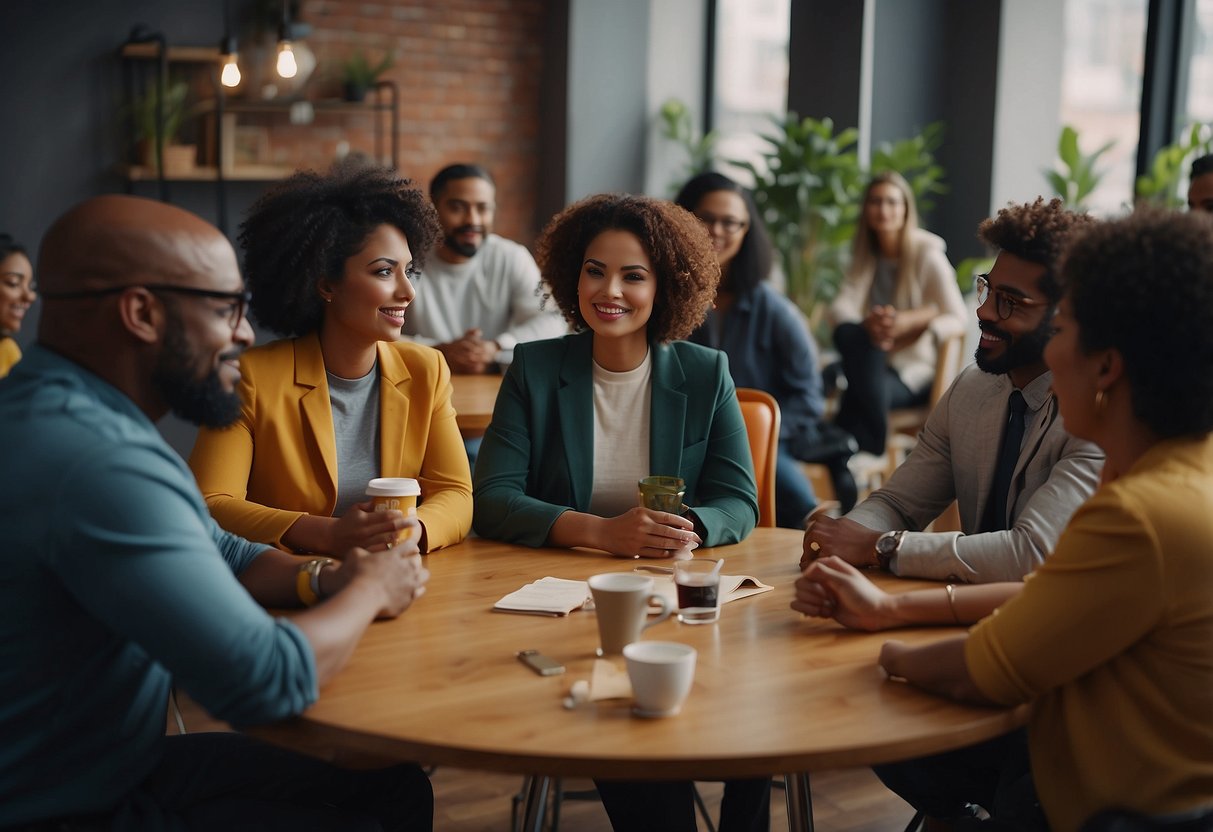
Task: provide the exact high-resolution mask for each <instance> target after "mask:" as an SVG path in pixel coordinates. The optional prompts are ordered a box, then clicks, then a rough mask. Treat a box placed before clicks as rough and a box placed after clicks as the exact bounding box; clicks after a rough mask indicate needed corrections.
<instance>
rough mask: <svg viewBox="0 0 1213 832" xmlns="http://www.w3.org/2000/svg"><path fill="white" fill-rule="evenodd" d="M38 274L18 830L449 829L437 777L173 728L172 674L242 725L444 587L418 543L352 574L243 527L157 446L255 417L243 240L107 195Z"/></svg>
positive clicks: (5, 782) (17, 468)
mask: <svg viewBox="0 0 1213 832" xmlns="http://www.w3.org/2000/svg"><path fill="white" fill-rule="evenodd" d="M38 266H39V274H38V276H39V279H40V281H41V284H42V287H43V288H44V289H45V294H44V295H43V303H42V312H41V319H40V320H39V321H38V342H37V343H36V344H35V345H34V346H32V347H31V348H30V349H29V350H28V351H27V352H26V355H25V357H24V358H23V359H22V360H21V361H20V362H19V363H18V364H17V365H16V366H15V367H14V368H13V371H12V372H11V373H10V374H9V375H8V376H7V377H6V378H4V379H0V437H3V440H2V442H3V448H4V450H3V451H2V452H0V460H3V468H4V476H0V529H3V530H4V546H3V547H0V573H2V574H3V575H4V578H3V580H0V609H3V610H4V615H3V616H0V737H3V741H0V828H3V829H5V830H8V832H50V830H54V831H55V832H60V830H68V829H70V830H86V829H87V830H90V832H101V830H106V831H107V832H129V831H130V830H136V829H137V830H170V829H171V830H186V829H190V830H210V829H256V830H283V831H287V830H289V832H301V830H305V829H306V830H312V832H319V831H320V830H331V831H332V832H346V831H347V830H362V832H371V831H372V830H383V831H384V832H387V830H393V832H404V830H428V829H430V828H431V826H432V813H433V795H432V791H431V788H430V784H429V782H428V781H427V779H426V777H425V774H424V773H423V772H422V771H421V769H420V768H419V767H418V766H416V765H398V766H393V767H391V768H388V769H382V770H380V771H349V770H344V769H341V768H338V767H336V766H333V765H331V764H329V763H326V762H323V761H321V760H316V759H312V758H310V757H304V756H302V755H299V754H295V753H293V752H289V751H286V750H284V749H280V748H275V747H272V746H268V745H265V744H264V743H261V742H258V741H256V740H254V739H252V738H251V737H248V736H246V735H243V734H239V733H233V732H230V731H223V732H210V733H207V732H198V733H189V734H181V735H176V736H166V735H165V731H164V723H165V716H166V714H165V710H166V705H167V702H168V694H169V686H170V684H171V683H173V682H175V683H176V684H177V685H178V686H179V687H180V688H181V689H183V690H185V691H186V692H188V693H189V694H190V696H191V697H193V698H194V700H195V701H197V702H199V703H200V704H201V705H202V706H203V707H205V708H206V709H207V710H208V711H209V712H210V713H212V714H213V715H214V716H216V717H218V718H220V719H224V720H227V721H228V722H231V723H232V724H235V725H254V724H258V723H266V722H273V721H276V720H280V719H284V718H286V717H289V716H291V715H294V714H297V713H300V712H301V711H303V710H304V709H305V708H307V707H308V706H310V705H311V704H312V703H313V702H315V701H316V698H317V696H318V693H319V690H320V689H321V688H322V687H323V685H324V684H325V683H326V682H327V681H328V680H330V679H332V678H333V677H334V675H336V674H337V673H338V672H339V671H340V669H341V667H342V666H343V665H344V664H345V662H346V660H347V659H348V658H349V656H350V654H351V653H352V652H353V650H354V647H355V646H356V645H357V643H358V640H359V638H360V637H361V635H362V633H363V632H364V631H365V630H366V628H367V627H368V626H369V625H370V623H371V621H372V619H374V618H376V617H391V616H395V615H398V614H400V613H402V612H404V611H405V610H406V609H407V608H408V607H409V606H410V605H411V604H412V603H413V602H414V601H415V600H416V599H417V598H418V597H420V596H421V595H422V593H423V592H424V591H425V582H426V579H427V577H428V572H427V571H426V570H425V568H424V567H423V566H422V565H421V558H420V557H418V556H417V548H416V543H415V541H413V540H411V539H410V540H408V541H406V542H404V543H401V544H400V545H399V546H397V547H394V548H392V549H390V550H385V551H380V552H367V551H365V550H352V551H350V552H348V553H347V554H346V557H345V559H344V560H343V561H342V563H341V564H340V566H336V565H334V564H333V563H332V562H331V561H327V559H322V558H310V559H305V558H298V557H295V556H293V555H290V554H287V553H286V552H282V551H278V550H275V549H273V548H269V547H266V546H262V545H259V544H255V543H250V542H249V541H247V540H242V539H241V538H238V537H236V536H235V535H233V534H231V533H229V532H225V531H223V530H222V529H221V528H219V526H218V524H216V523H215V521H214V520H213V519H212V518H211V516H210V515H209V514H208V513H207V509H206V504H205V503H204V502H203V501H202V495H201V494H199V493H198V488H197V486H196V485H195V484H194V479H193V477H192V476H191V475H190V471H189V469H188V468H186V467H185V464H184V463H183V462H182V460H181V457H180V456H178V454H177V453H176V452H175V451H174V450H173V449H172V448H170V447H169V446H168V445H167V444H166V443H165V441H164V439H163V438H162V437H161V436H160V434H159V433H158V432H157V431H156V426H155V424H154V422H155V420H157V419H159V418H160V417H161V416H163V415H164V414H165V413H167V412H169V411H170V410H171V411H172V412H174V413H176V414H177V415H178V416H180V417H181V418H183V419H185V420H187V421H191V422H194V423H205V424H214V425H220V424H224V423H226V422H229V421H230V420H231V419H233V418H235V417H236V415H237V414H239V412H240V402H239V399H238V397H237V395H236V393H235V388H236V382H237V379H238V378H239V370H238V368H237V359H238V357H239V355H240V353H241V351H242V350H243V349H244V348H245V347H247V346H248V345H249V344H251V343H252V340H253V332H252V329H251V328H250V327H249V325H248V322H247V321H246V320H245V318H244V310H245V305H246V302H247V293H246V291H245V289H244V286H243V283H242V281H241V279H240V271H239V269H238V268H237V265H236V255H235V252H233V251H232V246H231V244H230V243H229V242H228V241H227V238H226V237H224V236H223V235H222V234H221V233H220V232H219V230H218V229H217V228H215V227H214V226H211V225H209V224H207V223H205V222H203V221H202V220H201V219H199V218H198V217H196V216H194V215H193V214H190V213H188V212H186V211H183V210H182V209H180V208H176V207H174V206H172V205H165V204H163V203H159V202H154V201H152V200H148V199H140V198H138V197H133V196H113V195H111V196H101V197H95V198H93V199H90V200H87V201H86V202H83V203H81V204H80V205H77V206H76V207H74V208H72V209H71V210H69V211H68V212H67V213H66V214H64V215H63V216H62V217H60V218H59V219H58V220H56V221H55V223H54V224H53V225H52V226H51V228H50V230H49V231H48V232H47V234H46V236H45V237H44V238H43V241H42V246H41V248H40V250H39V253H38ZM321 599H323V601H321ZM305 604H312V605H314V606H312V608H311V609H304V610H300V609H295V610H291V611H288V612H285V613H283V614H281V615H278V616H270V615H267V614H266V612H265V610H264V609H263V608H262V606H261V605H265V606H271V607H275V608H280V609H286V608H290V607H296V608H298V607H300V606H303V605H305Z"/></svg>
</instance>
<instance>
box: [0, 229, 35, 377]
mask: <svg viewBox="0 0 1213 832" xmlns="http://www.w3.org/2000/svg"><path fill="white" fill-rule="evenodd" d="M37 298H38V296H37V295H36V294H35V293H34V268H33V266H31V265H30V262H29V257H27V256H26V254H25V248H24V247H22V246H21V245H20V244H18V243H17V242H16V241H14V240H13V238H12V237H10V236H9V235H7V234H0V378H4V377H5V376H6V375H8V371H9V370H11V369H12V368H13V365H14V364H16V363H17V362H18V361H20V360H21V348H20V347H18V346H17V341H16V339H14V338H13V336H14V335H16V334H17V332H18V331H20V329H21V323H22V322H23V321H24V320H25V313H26V312H28V311H29V308H30V306H31V305H33V303H34V301H35V300H36V299H37Z"/></svg>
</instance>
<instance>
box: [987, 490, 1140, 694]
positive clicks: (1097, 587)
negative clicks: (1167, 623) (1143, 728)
mask: <svg viewBox="0 0 1213 832" xmlns="http://www.w3.org/2000/svg"><path fill="white" fill-rule="evenodd" d="M1163 599H1164V592H1163V571H1162V563H1161V557H1160V553H1159V547H1158V542H1157V540H1156V538H1155V536H1154V535H1153V534H1152V532H1151V530H1150V526H1149V523H1148V522H1147V521H1146V519H1145V518H1144V517H1143V516H1142V515H1141V514H1140V513H1139V512H1137V511H1135V510H1134V509H1133V507H1132V506H1130V505H1127V504H1126V503H1125V501H1124V500H1123V499H1122V498H1121V496H1120V495H1119V494H1118V492H1117V489H1115V488H1114V487H1112V488H1108V487H1105V488H1104V489H1103V490H1101V491H1100V492H1099V493H1097V494H1096V495H1095V496H1094V497H1092V498H1091V499H1090V500H1089V501H1088V502H1087V503H1086V504H1085V505H1083V506H1082V507H1080V508H1079V509H1078V511H1077V512H1076V513H1075V514H1074V517H1073V518H1072V519H1071V521H1070V525H1069V526H1067V527H1066V530H1065V531H1064V532H1063V533H1062V535H1061V538H1060V539H1059V540H1058V541H1057V550H1056V552H1055V553H1054V554H1053V555H1052V556H1051V557H1049V558H1048V559H1047V560H1046V561H1045V563H1044V565H1043V566H1041V567H1040V569H1038V570H1037V571H1036V572H1035V573H1034V574H1032V575H1029V576H1028V578H1027V580H1026V581H1025V582H1024V588H1023V592H1021V593H1020V594H1019V595H1018V596H1016V597H1015V598H1013V599H1012V600H1011V601H1008V602H1007V603H1006V604H1004V605H1003V606H1002V607H1001V608H999V609H998V610H996V611H995V613H994V614H993V615H992V616H990V617H989V618H987V619H985V620H984V621H982V622H980V623H979V624H978V625H977V626H976V627H974V628H973V630H972V632H971V633H970V637H969V639H968V642H967V644H966V646H965V661H966V664H967V665H968V668H969V675H970V676H971V677H972V678H973V681H974V683H975V684H976V685H977V687H978V688H979V689H980V690H981V692H982V693H984V694H985V695H986V696H988V697H989V698H990V699H992V700H993V701H995V702H999V703H1001V704H1004V705H1012V704H1017V703H1020V702H1027V701H1029V700H1031V699H1034V698H1036V697H1038V696H1040V695H1041V694H1043V693H1046V692H1048V691H1050V690H1053V689H1054V688H1057V687H1059V686H1061V685H1063V684H1065V683H1067V682H1070V681H1072V680H1074V679H1076V678H1078V677H1079V676H1082V675H1083V674H1085V673H1087V672H1088V671H1090V670H1092V669H1093V668H1095V667H1098V666H1099V665H1101V664H1104V663H1106V662H1107V661H1109V660H1110V659H1112V658H1113V657H1115V656H1117V655H1119V654H1120V653H1123V652H1124V651H1125V650H1127V649H1128V648H1129V647H1130V646H1131V645H1132V644H1134V643H1135V642H1136V641H1138V640H1139V639H1140V638H1141V637H1142V636H1143V635H1145V634H1146V633H1148V632H1149V631H1150V630H1151V629H1153V628H1154V626H1155V625H1156V624H1157V622H1158V621H1159V619H1160V617H1161V616H1162V615H1163Z"/></svg>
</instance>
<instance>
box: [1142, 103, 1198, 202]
mask: <svg viewBox="0 0 1213 832" xmlns="http://www.w3.org/2000/svg"><path fill="white" fill-rule="evenodd" d="M1206 153H1213V124H1199V123H1198V124H1193V125H1192V126H1191V127H1190V128H1188V129H1187V130H1185V131H1184V132H1183V137H1182V138H1181V139H1180V140H1179V141H1177V142H1175V143H1174V144H1169V145H1165V146H1163V147H1160V148H1159V149H1158V152H1157V153H1155V154H1154V159H1153V161H1152V162H1151V163H1150V171H1149V172H1148V173H1145V174H1142V175H1141V176H1139V177H1137V183H1136V186H1135V187H1134V193H1135V194H1136V195H1137V199H1138V200H1139V201H1143V202H1152V203H1155V204H1158V205H1164V206H1166V207H1168V208H1182V207H1183V206H1184V204H1185V199H1184V197H1183V195H1182V194H1180V191H1179V187H1180V183H1181V182H1182V181H1183V178H1184V176H1185V175H1186V174H1187V172H1188V166H1189V165H1190V164H1191V161H1192V160H1193V159H1195V158H1196V157H1198V156H1203V155H1205V154H1206Z"/></svg>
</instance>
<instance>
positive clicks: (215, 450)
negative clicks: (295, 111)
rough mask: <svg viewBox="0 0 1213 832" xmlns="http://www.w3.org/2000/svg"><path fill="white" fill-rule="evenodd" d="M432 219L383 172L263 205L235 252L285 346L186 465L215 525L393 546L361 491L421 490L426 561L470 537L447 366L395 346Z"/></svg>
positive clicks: (293, 192)
mask: <svg viewBox="0 0 1213 832" xmlns="http://www.w3.org/2000/svg"><path fill="white" fill-rule="evenodd" d="M437 236H438V222H437V219H436V217H435V213H434V208H433V206H431V205H430V204H429V203H428V202H427V201H426V199H425V197H424V196H422V194H421V193H420V192H418V191H417V190H415V189H414V188H413V187H411V183H410V182H409V181H408V180H405V179H399V178H397V177H396V176H395V175H394V174H393V173H391V172H390V171H387V170H384V169H381V168H358V167H354V166H349V165H346V166H338V167H335V168H334V169H333V170H332V171H331V172H330V173H328V174H319V173H314V172H301V173H297V174H295V175H294V176H292V177H291V178H290V179H288V180H286V181H285V182H284V183H282V184H281V185H280V186H278V187H277V188H275V189H274V190H272V191H270V192H269V193H268V194H266V195H265V196H264V197H262V198H261V199H260V200H259V201H258V202H257V203H256V204H255V205H254V206H253V208H252V210H251V211H250V213H249V216H248V219H247V220H245V222H244V224H243V225H242V226H241V233H240V242H241V243H242V244H243V246H244V251H245V268H246V270H247V273H248V283H249V288H250V289H251V290H252V293H253V299H252V310H253V314H254V315H255V317H256V319H257V321H258V323H260V324H263V325H265V326H267V327H269V328H270V329H273V330H275V331H277V332H281V333H283V334H285V335H289V336H291V338H290V339H289V340H282V341H276V342H274V343H271V344H268V345H266V346H263V347H257V348H255V349H252V350H250V351H249V352H247V353H246V354H245V355H244V357H243V358H242V359H241V373H242V376H241V381H240V393H241V397H242V399H243V408H242V410H241V414H240V418H239V419H238V420H237V421H236V424H234V425H233V426H231V427H229V428H225V429H221V430H216V429H209V428H208V429H204V430H202V431H201V432H200V433H199V434H198V439H197V442H196V443H195V445H194V450H193V453H191V454H190V467H191V468H192V469H193V470H194V474H195V476H196V477H197V478H198V485H199V487H200V488H201V489H202V493H203V494H204V495H205V496H206V501H207V505H208V506H210V509H211V513H212V514H213V515H214V516H215V519H216V520H218V521H219V524H220V525H221V526H223V527H224V528H225V529H228V530H229V531H233V532H235V533H236V534H239V535H242V536H244V537H247V538H249V539H250V540H256V541H259V542H262V543H269V544H273V545H275V546H283V547H286V548H289V549H291V550H294V551H297V552H317V553H321V554H326V555H330V556H332V557H340V555H341V553H342V552H343V551H345V550H346V549H348V548H349V547H351V546H362V547H364V548H368V549H374V548H381V547H384V546H387V545H390V543H391V541H392V540H394V539H395V536H396V534H397V532H398V531H399V530H400V529H401V528H402V527H403V523H404V518H403V516H402V515H401V514H400V513H399V512H381V513H377V512H375V511H374V510H373V506H372V505H371V504H370V503H369V502H367V501H366V496H365V490H366V484H367V481H368V480H370V479H373V478H375V477H411V478H416V479H417V480H418V481H419V482H420V484H421V499H420V505H419V506H418V509H417V519H418V520H420V521H421V528H422V532H421V540H420V547H421V551H422V552H423V553H424V552H432V551H434V550H435V549H440V548H442V547H443V546H450V545H451V544H453V543H458V542H459V541H460V540H462V539H463V538H464V537H465V536H466V535H467V531H468V527H469V526H470V525H471V519H472V489H471V473H470V471H469V470H468V460H467V454H466V453H465V452H464V449H463V440H462V438H461V437H460V435H459V428H458V425H456V423H455V410H454V408H453V407H452V406H451V376H450V371H449V370H448V368H447V365H446V362H445V361H444V360H443V358H442V356H441V355H440V354H439V353H438V352H437V351H436V350H433V349H431V348H429V347H423V346H420V345H418V344H411V343H407V342H404V341H401V335H400V330H401V326H402V324H403V323H404V319H405V316H406V315H407V314H408V306H409V304H410V303H412V301H413V298H414V297H415V296H416V293H415V291H414V288H413V284H412V281H411V278H415V277H416V274H417V271H416V270H417V268H418V266H419V265H420V262H421V259H422V257H423V256H424V253H425V252H426V251H428V250H429V249H430V247H431V246H432V245H433V243H434V240H435V239H436V238H437Z"/></svg>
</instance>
